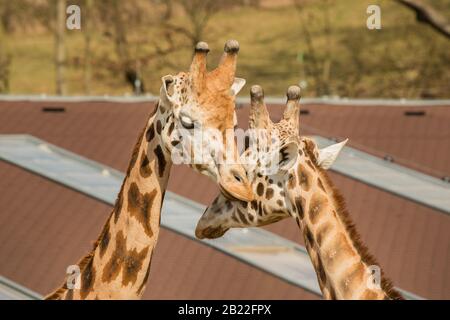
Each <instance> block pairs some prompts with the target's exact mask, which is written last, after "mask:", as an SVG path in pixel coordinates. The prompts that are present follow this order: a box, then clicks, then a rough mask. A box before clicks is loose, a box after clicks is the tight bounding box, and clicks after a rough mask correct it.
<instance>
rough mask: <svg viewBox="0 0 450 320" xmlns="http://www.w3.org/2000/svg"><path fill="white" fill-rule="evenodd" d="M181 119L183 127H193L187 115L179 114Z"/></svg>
mask: <svg viewBox="0 0 450 320" xmlns="http://www.w3.org/2000/svg"><path fill="white" fill-rule="evenodd" d="M180 121H181V125H182V126H183V127H184V128H185V129H188V130H189V129H194V122H193V121H192V119H191V118H189V117H187V116H181V118H180Z"/></svg>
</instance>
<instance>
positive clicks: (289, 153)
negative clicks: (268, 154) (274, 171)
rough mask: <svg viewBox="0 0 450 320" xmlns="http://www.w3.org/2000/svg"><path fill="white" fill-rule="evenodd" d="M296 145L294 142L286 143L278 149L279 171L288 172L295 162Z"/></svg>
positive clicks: (296, 154) (296, 155)
mask: <svg viewBox="0 0 450 320" xmlns="http://www.w3.org/2000/svg"><path fill="white" fill-rule="evenodd" d="M297 157H298V144H297V142H295V141H291V142H288V143H286V144H284V145H283V146H282V147H281V148H280V154H279V160H280V161H279V162H278V166H279V170H281V171H289V170H290V169H291V168H292V166H293V165H294V164H295V163H296V162H297Z"/></svg>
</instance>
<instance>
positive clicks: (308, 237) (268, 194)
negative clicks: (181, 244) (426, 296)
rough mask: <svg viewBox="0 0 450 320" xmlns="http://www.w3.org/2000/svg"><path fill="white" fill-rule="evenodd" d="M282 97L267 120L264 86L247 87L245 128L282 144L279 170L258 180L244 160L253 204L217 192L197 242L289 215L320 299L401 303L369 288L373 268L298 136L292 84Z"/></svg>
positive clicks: (384, 284) (387, 287)
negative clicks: (276, 113)
mask: <svg viewBox="0 0 450 320" xmlns="http://www.w3.org/2000/svg"><path fill="white" fill-rule="evenodd" d="M287 96H288V102H287V107H286V110H285V112H284V117H283V119H282V120H281V121H280V122H278V123H272V121H271V120H270V118H269V114H268V112H267V109H266V106H265V104H264V101H263V92H262V89H261V88H260V87H259V86H254V87H252V90H251V100H252V105H251V111H250V123H249V127H250V128H251V129H256V128H259V129H267V131H268V132H269V133H272V134H275V135H277V136H278V137H279V138H280V140H281V144H280V147H279V149H278V150H276V151H274V152H279V154H280V159H281V161H280V163H279V169H278V170H277V171H276V172H275V173H274V174H271V175H264V174H262V173H261V170H260V168H259V167H258V166H251V165H249V164H245V161H246V160H242V161H243V164H244V166H246V167H247V175H248V177H249V179H250V181H251V183H252V185H253V190H254V193H255V199H254V200H253V201H251V202H245V201H236V200H233V199H227V197H226V196H225V195H222V194H221V195H219V196H218V197H217V198H216V199H215V200H214V202H213V203H212V205H211V206H209V207H208V208H207V209H206V211H205V213H204V214H203V216H202V218H201V219H200V221H199V223H198V225H197V229H196V235H197V237H199V238H217V237H220V236H222V235H223V234H224V233H225V232H226V231H227V230H228V229H230V228H236V227H250V226H262V225H266V224H270V223H273V222H276V221H279V220H280V219H283V218H286V217H293V218H295V219H296V221H297V224H298V225H299V227H300V230H301V232H302V234H303V237H304V240H305V245H306V249H307V251H308V253H309V255H310V258H311V261H312V264H313V266H314V268H315V271H316V274H317V279H318V282H319V286H320V289H321V291H322V293H323V297H324V298H325V299H366V300H378V299H402V297H401V295H400V294H399V293H398V292H397V291H395V290H394V289H393V287H392V285H391V283H390V282H389V281H388V280H386V279H385V278H384V276H382V280H381V284H380V285H379V286H378V287H377V286H373V285H371V284H370V283H371V281H372V280H373V277H372V276H371V270H370V269H369V267H370V266H373V265H376V266H378V264H377V263H376V261H375V260H374V258H373V257H372V256H371V255H370V254H369V253H368V251H367V248H366V247H365V246H364V245H363V244H362V242H361V240H360V237H359V235H358V233H357V231H356V229H355V227H354V225H353V223H352V222H351V219H350V217H349V214H348V212H347V210H346V209H345V204H344V200H343V198H342V196H341V195H340V193H339V191H338V190H337V189H336V188H335V187H334V185H333V183H332V182H331V180H330V179H329V178H328V176H327V173H326V172H325V170H324V169H323V168H321V166H320V164H319V160H318V158H319V155H320V152H321V151H320V150H318V148H317V146H316V144H315V143H314V142H313V141H312V140H311V139H308V138H305V137H300V136H299V135H298V132H299V127H298V123H299V122H298V117H299V109H300V104H299V99H300V88H298V87H295V86H293V87H290V88H289V90H288V94H287ZM261 148H263V149H264V148H266V146H264V145H257V146H256V149H255V147H253V148H248V149H247V150H246V151H245V152H244V154H243V156H247V157H249V156H250V158H251V154H252V153H255V150H256V151H257V150H259V149H261ZM244 158H245V157H244ZM258 165H260V164H259V163H258Z"/></svg>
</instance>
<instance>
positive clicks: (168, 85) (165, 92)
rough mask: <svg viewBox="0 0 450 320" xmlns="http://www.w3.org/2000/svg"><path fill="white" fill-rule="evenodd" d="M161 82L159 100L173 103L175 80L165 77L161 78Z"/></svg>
mask: <svg viewBox="0 0 450 320" xmlns="http://www.w3.org/2000/svg"><path fill="white" fill-rule="evenodd" d="M161 81H162V87H161V93H160V96H161V97H160V98H162V99H166V100H169V101H173V98H172V96H173V94H174V86H175V80H174V78H173V76H171V75H170V74H169V75H166V76H164V77H162V78H161Z"/></svg>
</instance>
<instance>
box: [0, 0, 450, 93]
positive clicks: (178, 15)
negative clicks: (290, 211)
mask: <svg viewBox="0 0 450 320" xmlns="http://www.w3.org/2000/svg"><path fill="white" fill-rule="evenodd" d="M422 2H424V3H427V5H430V6H432V7H433V9H434V10H435V11H436V12H438V13H439V14H440V15H441V16H442V17H444V18H445V19H447V21H449V19H450V0H432V1H431V0H422ZM71 4H76V5H79V6H80V8H81V23H82V27H81V30H67V29H66V28H65V25H64V26H61V24H58V23H57V21H58V19H57V17H58V14H60V15H61V14H64V16H65V12H64V10H63V12H62V13H61V8H66V6H68V5H71ZM370 4H378V5H379V6H380V7H381V24H382V29H381V30H368V29H367V27H366V20H367V17H368V14H367V13H366V9H367V7H368V6H369V5H370ZM61 6H62V7H61ZM0 19H1V24H0V93H9V94H43V93H44V94H69V95H79V94H91V95H104V94H108V95H123V94H133V90H135V89H133V86H132V84H133V83H135V80H136V79H139V80H140V83H141V84H142V86H141V91H142V92H145V93H152V94H158V91H159V87H160V84H161V80H160V78H161V76H163V75H164V74H168V73H177V72H179V71H183V70H187V69H188V67H189V63H190V60H191V56H192V51H193V46H194V45H195V43H196V42H197V41H199V40H204V41H207V42H208V44H209V46H210V48H211V53H210V55H209V67H210V68H213V67H215V65H216V64H217V62H218V60H219V58H220V55H221V53H222V47H223V44H224V42H225V41H226V40H227V39H230V38H235V39H237V40H238V41H239V42H240V45H241V51H240V54H239V61H238V72H237V75H238V76H240V77H244V78H246V79H247V83H248V84H256V83H258V84H260V85H262V86H263V87H264V88H265V90H266V93H267V95H275V96H280V95H283V93H284V92H285V89H286V87H287V86H288V85H290V84H295V83H297V84H300V85H301V86H302V87H303V88H304V93H305V96H309V97H317V96H340V97H351V98H450V90H449V89H450V72H449V70H450V69H449V67H450V39H449V38H448V37H446V36H445V35H443V34H441V33H439V32H437V31H436V30H435V29H433V28H432V27H430V25H428V24H426V23H422V22H420V21H419V20H420V19H418V17H417V16H416V13H415V12H414V11H413V10H411V9H410V8H408V7H406V6H404V5H403V4H401V3H400V2H399V1H395V0H378V1H373V0H228V1H218V0H167V1H162V0H159V1H158V0H127V1H125V0H122V1H120V0H95V1H94V0H73V1H69V0H67V1H66V0H14V1H11V0H0ZM61 28H64V30H62V29H61ZM58 31H59V35H60V37H58V36H57V35H58ZM61 35H62V36H61ZM58 48H59V50H60V51H58ZM58 52H59V53H58ZM58 72H60V73H59V74H60V76H57V75H58ZM135 93H136V92H135ZM242 94H244V95H246V94H247V90H243V93H242Z"/></svg>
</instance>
